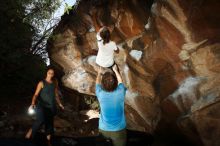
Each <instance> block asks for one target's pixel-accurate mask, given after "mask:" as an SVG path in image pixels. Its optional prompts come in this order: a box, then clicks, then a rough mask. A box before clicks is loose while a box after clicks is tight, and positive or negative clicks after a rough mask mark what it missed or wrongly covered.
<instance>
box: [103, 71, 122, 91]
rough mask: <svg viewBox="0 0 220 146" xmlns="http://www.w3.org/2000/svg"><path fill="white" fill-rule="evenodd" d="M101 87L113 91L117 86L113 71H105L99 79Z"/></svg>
mask: <svg viewBox="0 0 220 146" xmlns="http://www.w3.org/2000/svg"><path fill="white" fill-rule="evenodd" d="M101 85H102V88H103V89H104V90H105V91H107V92H112V91H114V90H115V89H116V88H117V86H118V80H117V78H116V76H115V74H114V73H112V72H105V73H104V74H103V76H102V80H101Z"/></svg>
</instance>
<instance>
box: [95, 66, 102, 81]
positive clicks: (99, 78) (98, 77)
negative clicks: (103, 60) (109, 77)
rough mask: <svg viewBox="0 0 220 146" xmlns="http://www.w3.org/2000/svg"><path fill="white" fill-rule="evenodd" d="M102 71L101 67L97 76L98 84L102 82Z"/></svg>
mask: <svg viewBox="0 0 220 146" xmlns="http://www.w3.org/2000/svg"><path fill="white" fill-rule="evenodd" d="M101 72H102V68H101V67H99V70H98V76H97V78H96V84H101Z"/></svg>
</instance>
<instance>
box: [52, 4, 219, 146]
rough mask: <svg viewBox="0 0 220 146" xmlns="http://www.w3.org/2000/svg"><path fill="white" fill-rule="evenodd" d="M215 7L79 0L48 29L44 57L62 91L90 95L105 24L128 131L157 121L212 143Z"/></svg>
mask: <svg viewBox="0 0 220 146" xmlns="http://www.w3.org/2000/svg"><path fill="white" fill-rule="evenodd" d="M219 7H220V2H218V0H210V1H199V0H191V1H190V0H187V1H180V0H167V1H164V0H157V1H152V0H147V1H146V0H114V1H113V0H80V1H77V3H76V5H75V6H73V10H71V12H70V14H69V15H68V14H65V15H64V16H62V20H61V21H60V23H59V25H58V26H57V28H56V29H55V30H54V33H53V36H51V38H50V40H49V41H48V52H49V56H50V58H51V62H52V64H54V65H55V66H57V68H58V69H59V70H62V71H63V73H64V76H63V77H62V82H63V84H64V86H66V87H68V88H69V89H72V90H77V91H78V92H80V93H83V94H89V95H94V91H95V78H96V74H97V65H96V64H95V58H96V54H97V49H98V48H97V44H96V37H95V36H96V31H97V30H98V28H99V27H100V26H102V25H107V26H108V27H109V28H110V30H111V32H112V40H114V41H116V42H117V45H118V47H119V49H120V53H119V54H117V55H116V56H115V57H116V63H117V64H118V65H119V68H120V72H121V73H122V75H123V80H124V82H125V84H126V86H127V87H128V91H127V94H126V116H127V123H128V128H129V129H135V130H139V131H144V132H149V133H153V132H154V131H155V129H156V127H157V125H158V122H159V121H160V120H161V119H163V120H164V121H165V122H168V123H169V122H170V123H174V124H177V126H179V128H180V129H182V132H183V133H185V134H186V135H188V136H189V138H191V139H196V141H202V143H203V144H204V145H206V146H210V145H218V144H220V143H219V141H218V140H214V138H213V137H215V138H217V137H218V136H219V132H220V130H219V128H220V126H219V120H220V119H219V117H218V116H217V115H218V113H219V112H218V110H217V109H219V106H218V101H219V93H220V90H219V86H220V74H219V72H220V35H219V33H220V15H217V14H219V13H220V9H219ZM201 121H202V122H201ZM207 123H210V124H211V125H207ZM192 126H193V128H192ZM210 129H211V130H210ZM211 131H213V133H212V136H210V135H209V133H210V132H211ZM198 133H199V134H198ZM192 137H196V138H192Z"/></svg>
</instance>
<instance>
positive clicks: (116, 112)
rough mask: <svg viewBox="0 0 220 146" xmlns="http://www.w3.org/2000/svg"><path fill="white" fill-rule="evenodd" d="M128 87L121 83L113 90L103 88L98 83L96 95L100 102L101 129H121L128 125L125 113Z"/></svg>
mask: <svg viewBox="0 0 220 146" xmlns="http://www.w3.org/2000/svg"><path fill="white" fill-rule="evenodd" d="M125 93H126V87H125V86H124V84H123V83H120V84H119V85H118V87H117V88H116V89H115V90H114V91H113V92H107V91H105V90H103V89H102V87H101V85H100V84H96V96H97V97H98V101H99V104H100V108H101V111H100V117H99V129H101V130H104V131H119V130H122V129H124V128H125V127H126V121H125V114H124V101H125Z"/></svg>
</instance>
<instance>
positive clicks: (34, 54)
mask: <svg viewBox="0 0 220 146" xmlns="http://www.w3.org/2000/svg"><path fill="white" fill-rule="evenodd" d="M58 2H59V1H58V0H16V1H15V0H6V1H2V2H1V3H0V18H1V21H0V29H1V30H0V32H1V33H0V44H1V48H0V62H1V64H0V83H1V84H0V92H1V96H15V95H16V96H19V94H20V96H21V95H22V96H27V95H30V94H32V90H33V89H34V88H35V85H36V83H37V81H39V80H40V79H42V77H43V73H44V70H45V67H46V64H45V62H44V60H43V59H42V58H41V57H42V56H40V54H41V53H42V54H43V53H44V52H43V51H44V50H43V49H42V50H40V49H35V50H33V49H34V48H33V47H35V48H38V47H39V46H41V47H42V43H40V42H44V41H45V39H44V38H46V37H45V35H47V34H48V32H50V31H52V28H49V29H47V28H48V27H45V26H49V25H45V22H47V21H46V20H47V19H48V20H49V19H50V18H51V17H52V15H53V11H55V10H56V9H57V8H58V6H59V3H58ZM42 28H45V30H46V31H44V33H41V31H40V30H41V29H42ZM42 36H44V37H43V38H42ZM40 38H42V39H40Z"/></svg>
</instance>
